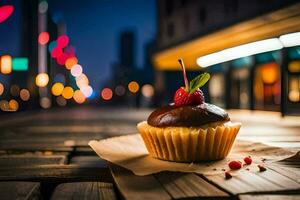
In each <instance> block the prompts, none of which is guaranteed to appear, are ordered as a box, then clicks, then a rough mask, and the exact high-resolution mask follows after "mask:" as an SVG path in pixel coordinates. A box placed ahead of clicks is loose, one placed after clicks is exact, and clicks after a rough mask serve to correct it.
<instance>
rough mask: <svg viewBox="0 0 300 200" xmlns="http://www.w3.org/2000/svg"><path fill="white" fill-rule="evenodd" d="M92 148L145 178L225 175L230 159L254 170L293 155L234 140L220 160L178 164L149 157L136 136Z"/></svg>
mask: <svg viewBox="0 0 300 200" xmlns="http://www.w3.org/2000/svg"><path fill="white" fill-rule="evenodd" d="M89 145H90V146H91V148H92V149H93V150H94V151H95V152H96V153H97V154H98V156H100V157H101V158H102V159H104V160H107V161H109V162H112V163H114V164H117V165H119V166H122V167H124V168H126V169H128V170H131V171H132V172H133V173H134V174H135V175H139V176H144V175H149V174H153V173H157V172H161V171H179V172H195V173H199V174H205V175H213V174H219V173H224V170H228V162H229V161H230V160H240V161H243V158H244V157H245V156H249V155H250V156H251V157H252V159H253V162H254V163H253V164H252V165H251V166H246V167H247V168H253V167H257V165H256V164H258V163H262V162H264V163H269V164H270V163H272V162H274V161H277V160H281V159H284V158H287V157H289V156H291V155H293V154H294V152H291V151H288V150H286V149H283V148H278V147H271V146H267V145H264V144H262V143H253V142H247V141H241V140H237V141H236V142H235V144H234V147H233V149H232V151H231V153H230V154H229V156H228V157H227V158H225V159H223V160H220V161H213V162H203V163H177V162H168V161H163V160H159V159H155V158H153V157H151V156H149V154H148V151H147V149H146V147H145V145H144V142H143V140H142V138H141V137H140V135H139V134H134V135H126V136H120V137H112V138H108V139H104V140H100V141H96V140H92V141H90V142H89ZM248 170H249V169H248Z"/></svg>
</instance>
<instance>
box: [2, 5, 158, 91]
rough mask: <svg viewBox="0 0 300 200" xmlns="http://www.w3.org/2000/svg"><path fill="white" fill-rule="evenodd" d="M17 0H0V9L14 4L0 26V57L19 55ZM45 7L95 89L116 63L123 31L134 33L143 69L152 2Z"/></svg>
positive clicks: (150, 32) (152, 16)
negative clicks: (60, 25) (58, 23)
mask: <svg viewBox="0 0 300 200" xmlns="http://www.w3.org/2000/svg"><path fill="white" fill-rule="evenodd" d="M20 1H21V0H18V1H17V0H15V1H1V0H0V6H1V5H3V4H4V3H8V4H13V5H15V12H14V14H13V16H11V18H10V19H9V20H7V21H6V22H4V23H3V24H0V35H1V37H0V55H1V54H4V53H8V54H11V55H13V56H21V55H19V45H20V30H21V29H20V19H19V18H20V11H19V9H20ZM48 4H49V13H50V17H52V18H54V20H57V18H63V19H64V21H65V23H66V27H67V35H68V36H69V37H70V41H71V45H73V46H75V47H76V54H77V57H78V59H79V63H80V64H81V65H82V66H83V68H84V72H85V73H86V74H87V75H88V77H89V78H90V81H91V85H92V86H93V87H94V88H95V89H99V88H100V84H101V83H102V82H103V81H104V80H106V79H107V78H108V77H109V75H110V72H111V65H112V63H114V62H117V61H118V48H119V36H120V33H121V32H122V31H126V30H132V31H134V32H135V35H136V44H137V46H136V63H137V67H143V59H144V45H145V43H147V42H149V41H151V40H153V39H154V38H155V33H156V5H155V0H145V1H140V0H88V1H86V0H76V1H62V0H49V1H48ZM3 35H5V37H3ZM53 39H56V38H50V40H53Z"/></svg>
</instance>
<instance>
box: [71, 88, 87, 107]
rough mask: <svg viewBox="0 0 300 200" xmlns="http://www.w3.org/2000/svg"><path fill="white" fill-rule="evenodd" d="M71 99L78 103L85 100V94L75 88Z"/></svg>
mask: <svg viewBox="0 0 300 200" xmlns="http://www.w3.org/2000/svg"><path fill="white" fill-rule="evenodd" d="M73 99H74V101H76V103H79V104H82V103H84V102H85V96H84V94H83V93H82V92H81V91H80V90H76V91H75V92H74V95H73Z"/></svg>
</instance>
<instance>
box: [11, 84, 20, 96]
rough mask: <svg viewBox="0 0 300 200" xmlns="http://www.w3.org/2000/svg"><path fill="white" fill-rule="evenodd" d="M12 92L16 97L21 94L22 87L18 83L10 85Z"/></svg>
mask: <svg viewBox="0 0 300 200" xmlns="http://www.w3.org/2000/svg"><path fill="white" fill-rule="evenodd" d="M10 94H11V95H12V96H14V97H17V96H19V94H20V87H19V86H17V85H12V86H10Z"/></svg>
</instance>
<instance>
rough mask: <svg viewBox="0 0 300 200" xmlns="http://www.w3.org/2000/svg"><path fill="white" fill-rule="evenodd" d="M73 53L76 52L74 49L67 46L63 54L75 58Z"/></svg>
mask: <svg viewBox="0 0 300 200" xmlns="http://www.w3.org/2000/svg"><path fill="white" fill-rule="evenodd" d="M75 52H76V49H75V47H74V46H67V47H66V48H65V53H67V54H68V55H73V56H75Z"/></svg>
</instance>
